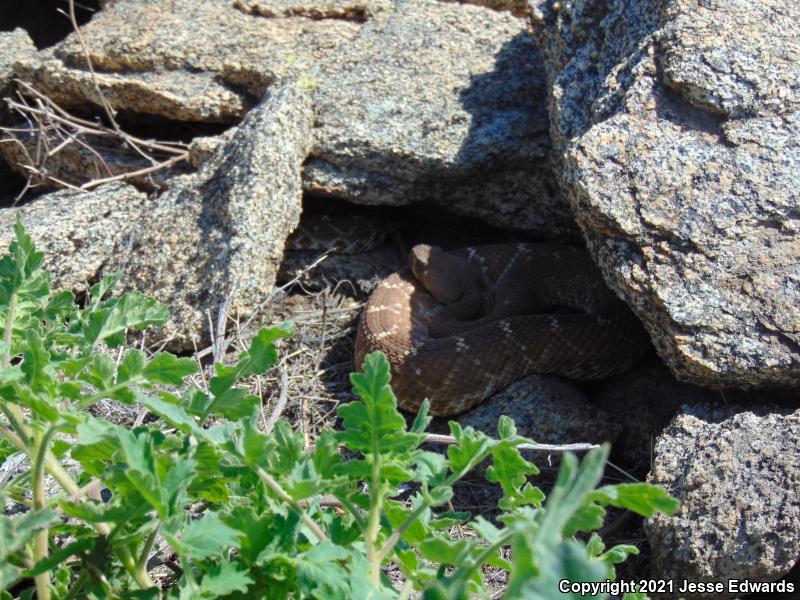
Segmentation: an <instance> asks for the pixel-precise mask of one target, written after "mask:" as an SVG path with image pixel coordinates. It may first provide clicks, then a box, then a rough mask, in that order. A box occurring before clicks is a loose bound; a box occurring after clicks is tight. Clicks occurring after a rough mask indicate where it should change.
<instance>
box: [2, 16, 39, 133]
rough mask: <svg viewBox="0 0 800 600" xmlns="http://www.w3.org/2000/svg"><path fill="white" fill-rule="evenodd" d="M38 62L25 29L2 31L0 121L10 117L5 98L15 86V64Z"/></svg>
mask: <svg viewBox="0 0 800 600" xmlns="http://www.w3.org/2000/svg"><path fill="white" fill-rule="evenodd" d="M23 58H24V59H28V60H31V61H35V60H36V46H34V45H33V40H31V38H30V36H28V34H27V32H26V31H25V30H24V29H20V28H17V29H15V30H14V31H0V102H2V104H0V121H5V120H6V119H7V118H8V117H9V116H10V115H9V112H8V108H7V106H6V103H5V100H3V99H4V98H6V97H8V96H11V94H12V93H13V88H14V86H13V85H12V81H13V79H14V63H15V62H16V61H17V60H18V59H23Z"/></svg>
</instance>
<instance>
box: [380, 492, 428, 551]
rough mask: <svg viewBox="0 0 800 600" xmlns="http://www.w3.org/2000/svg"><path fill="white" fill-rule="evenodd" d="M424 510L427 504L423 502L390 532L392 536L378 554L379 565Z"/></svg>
mask: <svg viewBox="0 0 800 600" xmlns="http://www.w3.org/2000/svg"><path fill="white" fill-rule="evenodd" d="M426 508H428V505H427V504H425V503H424V502H423V503H422V504H420V505H419V506H418V507H417V508H415V509H414V510H413V511H412V512H411V514H409V515H408V516H407V517H406V520H405V521H403V522H402V523H401V524H400V527H398V528H397V529H395V530H394V531H393V532H392V535H391V536H389V539H388V540H386V542H384V544H383V546H382V547H381V549H380V551H379V552H378V562H379V563H382V562H383V561H384V560H386V557H387V556H389V553H390V552H391V551H392V550H393V549H394V547H395V545H396V544H397V542H399V541H400V538H401V537H403V534H404V533H405V532H406V531H407V530H408V528H409V527H411V526H412V525H413V524H414V522H415V521H416V520H417V519H418V518H419V516H420V515H421V514H422V513H423V511H424V510H425V509H426Z"/></svg>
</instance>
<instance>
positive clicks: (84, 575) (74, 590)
mask: <svg viewBox="0 0 800 600" xmlns="http://www.w3.org/2000/svg"><path fill="white" fill-rule="evenodd" d="M88 579H89V571H83V572H81V574H80V575H79V576H78V581H76V582H75V583H74V584H73V585H72V587H71V588H70V589H69V591H68V592H67V595H66V596H64V598H63V599H62V600H73V598H77V597H78V592H80V591H81V590H82V589H83V586H84V585H86V581H87V580H88Z"/></svg>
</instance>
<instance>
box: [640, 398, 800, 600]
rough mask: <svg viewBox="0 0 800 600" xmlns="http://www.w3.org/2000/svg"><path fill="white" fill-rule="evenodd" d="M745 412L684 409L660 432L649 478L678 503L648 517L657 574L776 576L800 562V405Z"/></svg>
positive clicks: (675, 576) (703, 577)
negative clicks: (675, 508)
mask: <svg viewBox="0 0 800 600" xmlns="http://www.w3.org/2000/svg"><path fill="white" fill-rule="evenodd" d="M740 411H741V409H738V410H737V409H736V408H735V407H730V408H726V409H725V410H717V409H714V408H711V407H709V406H706V405H697V406H694V407H684V412H683V414H681V415H679V416H677V417H676V418H675V419H674V420H673V421H672V423H671V424H670V425H669V427H667V429H666V430H665V431H664V433H663V434H662V435H661V437H660V438H659V439H658V441H657V443H656V446H655V454H654V466H653V471H652V473H651V475H650V477H649V481H650V482H651V483H654V484H657V485H660V486H662V487H664V488H665V489H666V490H667V491H668V492H669V493H671V494H672V495H673V496H675V497H677V498H678V499H679V500H681V508H680V509H679V511H678V512H677V513H676V514H675V515H673V516H671V517H669V516H666V515H658V516H656V517H654V518H652V519H649V520H647V521H645V531H646V533H647V537H648V539H649V541H650V547H651V549H652V551H653V568H654V572H653V576H654V577H655V578H659V579H661V578H665V579H673V580H676V581H683V580H689V581H722V582H724V581H726V580H729V579H738V580H740V581H741V580H743V579H749V580H750V581H774V580H777V579H780V578H781V577H783V576H784V575H786V574H787V573H788V572H789V570H790V569H791V568H792V566H793V565H794V564H795V562H797V559H798V556H800V411H794V412H792V411H791V409H779V408H775V409H773V410H772V411H770V409H768V408H762V409H759V411H758V412H749V411H747V412H740ZM676 589H677V588H676ZM676 597H677V594H676ZM686 597H697V596H692V595H687V596H686ZM711 597H714V598H720V597H729V596H728V595H725V594H713V595H711Z"/></svg>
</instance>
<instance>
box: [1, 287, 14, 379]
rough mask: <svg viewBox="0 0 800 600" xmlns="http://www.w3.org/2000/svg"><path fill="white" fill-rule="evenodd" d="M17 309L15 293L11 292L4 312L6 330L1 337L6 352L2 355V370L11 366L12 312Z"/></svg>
mask: <svg viewBox="0 0 800 600" xmlns="http://www.w3.org/2000/svg"><path fill="white" fill-rule="evenodd" d="M16 308H17V293H16V292H13V293H12V294H11V297H10V298H9V299H8V312H6V329H5V332H4V335H3V342H5V345H6V351H5V352H4V353H3V368H7V367H8V365H10V364H11V342H12V338H13V336H14V312H15V311H16Z"/></svg>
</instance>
